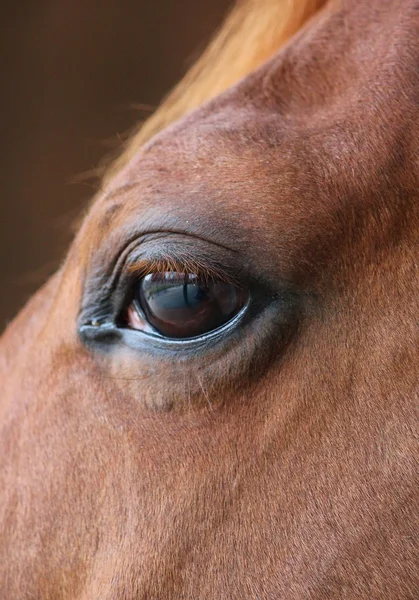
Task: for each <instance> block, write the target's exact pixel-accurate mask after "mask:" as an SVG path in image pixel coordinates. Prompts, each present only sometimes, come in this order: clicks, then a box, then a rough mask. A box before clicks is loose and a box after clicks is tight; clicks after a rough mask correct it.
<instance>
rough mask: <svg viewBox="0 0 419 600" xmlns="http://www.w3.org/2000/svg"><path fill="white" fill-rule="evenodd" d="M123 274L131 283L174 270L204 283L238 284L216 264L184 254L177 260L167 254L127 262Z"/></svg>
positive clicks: (235, 278)
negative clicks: (209, 263) (214, 265)
mask: <svg viewBox="0 0 419 600" xmlns="http://www.w3.org/2000/svg"><path fill="white" fill-rule="evenodd" d="M124 272H125V274H127V275H128V276H131V277H133V278H134V281H133V284H134V283H136V282H138V281H139V280H141V279H143V278H144V277H145V276H146V275H150V274H152V273H161V274H164V273H168V272H176V273H181V274H185V275H187V274H191V273H192V274H194V275H196V276H197V277H199V278H200V280H201V281H203V282H204V283H209V282H211V281H215V280H221V281H224V282H226V283H231V284H233V285H236V286H240V282H239V281H238V279H237V277H234V276H233V275H231V274H228V273H226V272H225V271H224V270H223V269H221V268H220V267H218V266H217V268H215V267H212V266H210V265H208V264H205V263H203V262H200V261H198V260H197V259H196V258H195V257H189V256H186V257H184V258H182V260H179V259H177V258H174V257H171V256H169V255H166V256H163V257H159V258H156V259H151V260H148V259H141V260H135V261H132V262H128V263H127V265H126V266H125V268H124Z"/></svg>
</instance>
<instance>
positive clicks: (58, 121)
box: [0, 0, 231, 331]
mask: <svg viewBox="0 0 419 600" xmlns="http://www.w3.org/2000/svg"><path fill="white" fill-rule="evenodd" d="M230 4H231V1H229V0H199V1H197V0H154V2H150V0H21V2H14V3H8V6H7V5H6V6H3V7H2V21H1V26H0V27H1V36H0V47H1V65H2V68H1V72H2V80H3V81H2V86H1V94H0V110H1V148H2V150H1V162H0V178H1V193H2V200H1V209H2V210H1V220H0V260H1V265H0V269H1V270H0V281H1V294H0V331H1V330H2V329H3V327H4V326H5V325H6V324H7V322H8V321H9V320H10V319H11V318H12V317H13V316H14V315H15V314H16V313H17V312H18V310H19V309H20V308H21V307H22V305H23V303H24V302H25V301H26V300H27V299H28V298H29V296H30V295H31V294H32V293H33V292H34V291H35V290H36V289H37V288H38V287H39V286H40V285H41V284H42V283H43V282H44V281H45V279H46V278H47V277H48V275H50V274H51V273H52V272H53V271H54V269H55V268H56V267H57V266H58V265H59V263H60V261H61V260H62V258H63V256H64V254H65V250H66V248H67V247H68V244H69V242H70V240H71V237H72V222H74V221H75V219H76V217H77V215H78V214H79V213H80V211H81V210H82V209H83V207H84V206H86V204H87V202H88V201H89V198H90V197H91V196H92V194H93V193H94V191H95V190H94V188H93V187H92V185H91V184H90V183H89V181H88V180H86V181H84V182H80V181H79V180H80V177H79V176H80V174H81V173H83V172H85V171H89V170H91V169H93V168H94V167H96V166H97V165H98V163H99V162H100V160H101V158H102V157H103V156H104V155H106V154H109V153H111V154H112V153H114V154H115V151H116V150H115V149H116V148H117V147H118V144H119V143H120V139H121V137H122V138H123V137H124V136H125V135H126V132H127V131H129V130H130V129H132V127H133V126H134V125H135V123H137V122H139V121H141V119H144V118H145V117H146V115H147V112H148V111H149V110H150V109H149V108H147V107H153V106H154V107H155V106H156V105H157V104H158V103H159V101H160V100H161V98H162V97H163V96H164V95H165V94H166V93H167V92H168V91H169V90H170V88H171V87H172V86H173V85H174V84H175V83H176V82H177V81H178V80H179V79H180V77H181V76H182V75H183V74H184V72H185V71H186V70H187V68H188V66H190V64H191V63H192V62H193V60H194V59H195V58H196V57H197V56H198V55H199V52H200V51H202V50H203V48H204V47H205V45H206V43H207V42H208V40H209V38H210V37H211V34H212V33H213V32H214V30H215V29H216V28H217V27H218V26H219V24H220V23H221V21H222V19H223V17H224V16H225V14H226V12H227V10H228V8H229V6H230ZM138 105H143V108H139V107H138ZM92 183H93V182H92Z"/></svg>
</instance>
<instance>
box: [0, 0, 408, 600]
mask: <svg viewBox="0 0 419 600" xmlns="http://www.w3.org/2000/svg"><path fill="white" fill-rule="evenodd" d="M418 61H419V4H418V2H417V0H369V1H368V2H359V1H355V0H327V1H320V0H319V1H316V0H299V1H297V0H294V1H292V2H291V1H290V2H287V3H284V2H281V1H280V0H257V1H256V0H247V1H245V2H239V3H238V4H237V5H236V6H235V7H234V8H233V11H232V13H231V15H230V16H229V17H228V18H227V21H226V23H225V25H224V26H223V27H222V28H221V31H220V32H219V34H218V35H217V36H216V38H215V41H213V42H212V43H211V44H210V46H209V48H208V50H207V51H205V52H204V54H203V56H202V58H201V59H199V60H198V62H197V64H196V65H195V66H194V67H192V70H191V72H190V73H189V74H187V75H186V78H185V80H184V81H183V82H181V83H180V84H179V86H178V87H177V88H176V89H175V90H174V92H173V93H172V94H171V95H170V96H169V97H168V98H167V100H166V101H165V102H163V104H162V106H161V108H160V109H158V110H157V112H156V113H155V115H154V116H152V117H151V119H150V120H149V121H148V123H146V124H145V125H144V126H143V127H142V128H141V129H140V131H139V132H138V133H136V134H134V135H133V137H132V138H131V140H130V142H129V143H128V144H127V146H126V148H125V149H123V151H122V154H121V158H119V159H117V160H116V162H114V163H113V165H112V166H110V167H109V169H108V171H107V173H106V174H105V175H104V177H103V179H102V183H101V186H100V190H99V192H98V194H97V196H96V197H95V199H94V202H92V204H91V206H90V207H89V209H88V211H87V214H86V216H85V218H84V220H83V222H82V224H81V225H80V228H79V230H78V232H77V234H76V235H75V239H74V241H73V243H72V245H71V247H70V249H69V252H68V255H67V257H66V259H65V261H64V262H63V264H62V266H61V267H60V269H59V270H58V271H57V273H56V274H55V275H54V276H53V277H52V278H51V279H50V280H49V281H48V282H47V283H46V284H45V285H44V287H43V288H41V290H40V291H39V292H38V293H37V294H35V296H34V297H33V298H32V299H31V300H30V301H29V303H28V304H27V305H26V307H25V308H24V309H23V310H22V312H21V313H20V314H19V315H18V316H17V318H16V319H15V320H14V321H13V322H12V323H11V324H10V326H9V327H8V329H7V330H6V332H5V334H4V336H3V337H2V341H1V359H0V365H1V367H0V369H1V382H2V385H1V404H0V407H1V408H0V415H1V417H0V424H1V425H0V427H1V434H0V445H1V451H0V462H1V469H0V473H1V486H0V490H1V502H0V507H1V508H0V522H1V530H0V531H1V536H0V539H1V544H0V547H1V551H0V589H1V592H0V596H1V598H2V599H5V600H11V599H19V600H29V599H34V598H39V599H41V598H42V600H52V599H54V600H57V599H61V600H67V599H72V600H94V599H95V600H96V599H99V598H100V599H101V600H111V599H112V600H117V599H120V600H122V599H124V600H134V599H135V600H139V599H143V600H170V599H180V598H182V599H185V600H186V599H190V600H198V599H199V600H210V599H211V600H213V599H215V598H217V599H218V598H220V599H229V600H235V599H237V600H238V599H240V600H242V599H244V598H249V599H253V600H268V599H270V600H271V599H285V600H302V599H308V598H310V599H321V600H324V599H333V598H335V599H339V600H342V599H350V600H354V599H365V600H367V599H368V600H374V599H377V600H378V599H379V600H386V599H387V600H389V599H392V600H396V599H397V600H407V599H413V598H414V597H417V596H416V594H417V590H418V576H417V573H418V570H417V566H418V561H417V559H418V553H417V530H416V518H417V508H418V506H417V504H418V501H417V499H418V493H417V492H418V487H417V468H416V461H415V458H416V452H417V445H416V441H417V419H416V416H417V412H416V408H417V398H418V376H417V375H418V371H417V365H418V361H417V358H418V353H417V349H418V344H417V341H418V330H417V315H418V298H419V293H418V292H419V285H418V269H417V249H418V226H419V203H418V197H419V163H418V156H419V119H418V116H419V73H418V68H417V65H418Z"/></svg>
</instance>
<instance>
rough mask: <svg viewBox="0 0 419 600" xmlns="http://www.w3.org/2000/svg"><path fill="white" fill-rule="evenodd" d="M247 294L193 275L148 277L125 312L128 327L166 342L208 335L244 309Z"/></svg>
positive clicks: (142, 280)
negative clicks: (162, 338) (153, 331)
mask: <svg viewBox="0 0 419 600" xmlns="http://www.w3.org/2000/svg"><path fill="white" fill-rule="evenodd" d="M247 299H248V293H247V291H246V290H243V289H242V288H240V287H238V286H236V285H233V284H232V283H229V282H227V281H223V280H218V279H210V280H205V279H204V278H200V277H199V276H198V275H195V274H193V273H178V272H174V271H167V272H166V273H150V274H149V275H146V276H145V277H143V279H141V280H140V281H139V283H138V284H137V286H136V289H135V295H134V300H133V303H132V304H131V306H130V308H129V310H128V324H129V325H130V327H132V328H134V329H142V330H145V331H147V330H149V329H150V328H149V327H147V325H150V326H151V328H152V329H154V330H155V331H157V332H158V333H159V334H160V335H163V336H165V337H169V338H191V337H195V336H199V335H203V334H205V333H209V332H210V331H213V330H214V329H217V328H218V327H221V326H222V325H224V324H225V323H227V322H228V321H230V320H231V319H232V318H233V317H234V316H235V315H236V314H237V313H238V312H239V311H240V310H241V309H242V308H243V306H244V305H245V303H246V301H247Z"/></svg>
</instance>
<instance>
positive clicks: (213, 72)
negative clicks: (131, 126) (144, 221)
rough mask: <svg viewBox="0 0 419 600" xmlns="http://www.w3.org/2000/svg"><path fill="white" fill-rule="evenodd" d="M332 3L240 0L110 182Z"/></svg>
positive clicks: (136, 137)
mask: <svg viewBox="0 0 419 600" xmlns="http://www.w3.org/2000/svg"><path fill="white" fill-rule="evenodd" d="M326 1H327V0H239V1H238V2H237V3H236V5H235V7H234V8H233V10H232V11H231V13H230V14H229V16H228V17H227V18H226V20H225V22H224V24H223V25H222V27H221V29H220V31H219V32H218V34H217V35H216V36H215V37H214V39H213V40H212V42H211V43H210V44H209V46H208V47H207V49H206V50H205V51H204V53H203V54H202V56H201V57H200V58H199V59H198V61H197V62H196V63H195V65H194V66H193V67H192V68H191V69H190V70H189V72H188V73H187V74H186V75H185V77H184V78H183V79H182V80H181V81H180V83H179V84H178V85H177V86H176V87H175V88H174V90H173V91H172V92H171V93H170V94H169V95H168V97H167V98H166V99H165V100H164V102H163V103H162V104H161V106H160V107H159V108H158V109H157V111H156V112H155V113H154V114H153V115H152V116H151V117H150V118H149V119H148V120H147V121H146V122H145V123H144V124H143V125H142V126H141V127H140V129H139V130H138V132H137V133H134V135H133V136H132V137H131V138H130V139H129V141H128V143H127V144H126V147H125V150H124V151H123V153H122V154H121V156H120V157H119V158H118V159H117V160H116V161H115V162H114V163H113V165H112V166H111V167H110V169H108V170H107V172H106V174H105V181H108V180H109V179H110V178H112V177H113V176H114V175H115V174H116V173H117V172H118V171H119V170H120V169H121V168H122V167H123V166H124V165H125V164H126V163H127V162H128V161H129V160H130V158H131V157H132V156H133V154H134V153H135V152H136V151H137V150H138V148H139V147H140V146H141V145H142V144H144V143H145V142H146V141H147V140H149V139H150V138H151V137H152V136H153V135H155V134H156V133H158V132H159V131H160V130H162V129H163V128H164V127H166V126H167V125H169V124H170V123H172V122H173V121H176V120H177V119H179V118H180V117H182V116H183V115H185V114H186V113H188V112H190V111H191V110H193V109H194V108H197V107H198V106H200V105H201V104H203V103H204V102H206V101H207V100H210V99H211V98H214V97H215V96H217V95H218V94H220V93H221V92H223V91H224V90H226V89H227V88H229V87H230V86H232V85H233V84H234V83H236V82H237V81H239V80H240V79H241V78H242V77H245V76H246V75H248V74H249V73H250V72H251V71H253V70H254V69H256V68H257V67H259V66H260V65H261V64H262V63H264V62H265V61H266V60H268V59H269V58H270V57H271V56H272V55H273V54H275V53H276V52H277V51H278V50H279V49H280V48H281V47H282V46H283V45H284V44H285V43H286V42H287V40H288V39H289V38H290V37H291V36H292V35H294V34H295V33H296V32H297V31H298V30H299V29H300V28H301V27H302V26H303V25H304V24H305V23H306V21H307V20H308V19H309V18H310V17H311V16H312V15H313V14H314V13H316V12H317V11H318V10H319V9H320V8H321V7H322V6H323V5H324V4H325V2H326Z"/></svg>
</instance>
